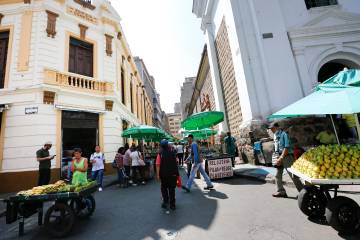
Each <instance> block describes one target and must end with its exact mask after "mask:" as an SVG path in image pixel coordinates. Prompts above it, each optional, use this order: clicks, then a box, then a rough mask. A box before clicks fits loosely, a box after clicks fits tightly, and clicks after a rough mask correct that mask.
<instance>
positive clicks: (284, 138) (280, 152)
mask: <svg viewBox="0 0 360 240" xmlns="http://www.w3.org/2000/svg"><path fill="white" fill-rule="evenodd" d="M268 129H270V130H271V132H272V133H273V134H274V155H276V156H278V157H277V161H276V166H275V167H276V169H277V172H276V176H275V181H276V188H277V191H276V193H274V194H273V195H272V196H273V197H282V198H286V197H287V194H286V190H285V188H284V184H283V179H282V177H283V172H284V169H285V170H286V171H287V168H289V167H291V165H292V164H293V163H294V158H293V156H292V154H291V153H290V139H289V135H288V134H287V133H286V132H285V131H283V130H282V129H281V128H280V126H279V124H278V123H277V122H273V123H271V124H270V126H269V127H268ZM288 174H289V176H290V177H291V179H292V181H293V182H294V184H295V186H296V188H297V190H298V191H299V192H300V191H301V190H302V189H303V184H302V182H301V181H300V179H299V178H298V177H297V176H295V175H293V174H292V173H289V172H288Z"/></svg>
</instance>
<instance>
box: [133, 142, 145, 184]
mask: <svg viewBox="0 0 360 240" xmlns="http://www.w3.org/2000/svg"><path fill="white" fill-rule="evenodd" d="M130 150H131V153H130V158H131V171H132V181H133V184H132V185H133V186H137V185H138V184H139V183H141V184H143V185H145V184H146V182H145V178H144V175H145V174H144V166H145V162H144V158H143V156H142V155H141V152H140V150H139V148H137V147H136V146H135V144H133V145H132V146H131V148H130Z"/></svg>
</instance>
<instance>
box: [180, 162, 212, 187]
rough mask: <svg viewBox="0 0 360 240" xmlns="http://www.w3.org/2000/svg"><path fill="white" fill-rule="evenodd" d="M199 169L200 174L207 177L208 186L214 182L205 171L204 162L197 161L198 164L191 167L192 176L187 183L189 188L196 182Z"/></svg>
mask: <svg viewBox="0 0 360 240" xmlns="http://www.w3.org/2000/svg"><path fill="white" fill-rule="evenodd" d="M198 170H199V172H200V174H201V175H202V176H203V178H204V179H205V182H206V185H207V186H208V187H212V186H213V184H212V182H211V180H210V178H209V176H208V175H207V174H206V172H205V169H204V167H203V165H202V163H196V164H193V167H192V169H191V172H190V178H189V179H188V181H187V183H186V187H187V188H189V189H190V188H191V185H192V184H193V182H194V178H195V175H196V172H197V171H198Z"/></svg>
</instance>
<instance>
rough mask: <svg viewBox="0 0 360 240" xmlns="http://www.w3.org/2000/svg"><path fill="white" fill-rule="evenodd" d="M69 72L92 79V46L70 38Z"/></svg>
mask: <svg viewBox="0 0 360 240" xmlns="http://www.w3.org/2000/svg"><path fill="white" fill-rule="evenodd" d="M69 72H72V73H77V74H80V75H84V76H88V77H93V45H92V44H90V43H87V42H84V41H81V40H78V39H76V38H70V48H69Z"/></svg>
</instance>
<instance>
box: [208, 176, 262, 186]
mask: <svg viewBox="0 0 360 240" xmlns="http://www.w3.org/2000/svg"><path fill="white" fill-rule="evenodd" d="M249 180H250V181H249ZM251 180H253V181H251ZM214 182H215V183H221V184H225V185H263V184H266V182H265V181H259V180H256V179H253V178H248V177H240V176H234V177H232V178H227V179H220V180H216V181H214Z"/></svg>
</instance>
